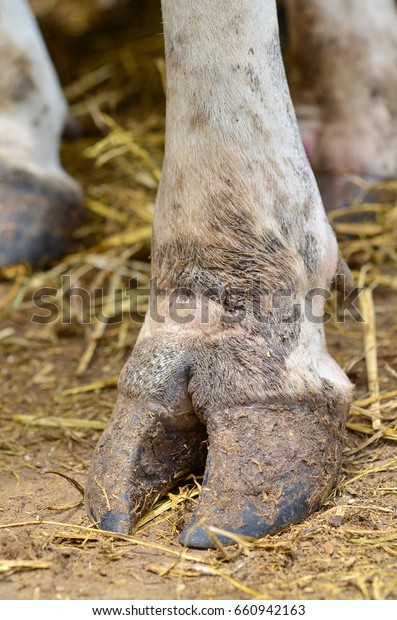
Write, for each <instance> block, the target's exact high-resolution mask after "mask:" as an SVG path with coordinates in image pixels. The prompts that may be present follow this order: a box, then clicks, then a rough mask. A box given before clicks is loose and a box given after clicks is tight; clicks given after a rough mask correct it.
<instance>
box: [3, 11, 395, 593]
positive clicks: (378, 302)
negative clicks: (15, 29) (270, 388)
mask: <svg viewBox="0 0 397 620" xmlns="http://www.w3.org/2000/svg"><path fill="white" fill-rule="evenodd" d="M34 4H35V6H36V9H37V11H38V14H39V15H40V17H41V19H42V25H43V28H44V31H45V33H46V37H47V39H48V42H49V45H50V48H52V47H54V41H56V40H57V39H58V40H59V37H61V36H62V37H64V39H65V41H66V42H68V45H67V46H66V47H65V48H64V49H65V50H66V49H67V50H68V51H67V52H66V51H65V53H64V55H63V56H62V57H60V56H61V55H60V53H59V50H58V52H57V53H56V52H54V57H57V58H58V59H59V60H58V66H59V67H60V71H61V77H62V81H63V83H64V84H65V86H66V92H67V94H68V97H69V100H70V103H71V113H72V115H73V116H74V118H75V119H77V120H78V121H79V123H81V126H82V127H83V128H84V132H83V135H80V136H79V137H78V139H77V140H75V141H73V142H70V143H65V144H64V146H63V159H64V162H65V166H66V168H67V169H68V171H69V172H70V173H72V174H73V175H74V176H76V177H77V178H78V179H79V180H80V181H81V182H82V184H83V185H84V187H85V192H86V215H85V220H84V222H83V224H82V226H81V228H80V229H79V231H78V233H77V235H76V248H75V252H74V253H72V254H71V255H70V256H68V257H67V258H66V259H64V260H63V261H59V262H58V263H57V264H54V265H51V266H50V267H49V268H48V269H46V270H39V269H36V270H33V271H32V270H29V269H28V268H26V267H24V266H18V267H16V268H12V269H8V270H5V271H4V272H3V273H2V279H1V280H0V376H1V379H0V423H1V429H2V432H1V435H0V480H1V486H0V599H3V600H4V599H97V600H104V599H105V600H109V599H181V600H183V599H254V598H261V599H377V600H380V599H395V598H396V597H397V529H396V522H397V484H396V470H397V449H396V440H397V351H396V347H395V342H396V340H397V321H396V314H395V307H396V304H397V275H396V274H397V271H396V267H397V234H396V232H397V226H396V222H397V217H396V215H397V208H396V207H394V208H393V205H391V206H390V208H389V209H388V210H387V211H385V212H384V211H382V209H381V208H379V209H378V210H377V211H376V209H375V208H374V210H375V211H376V212H377V215H376V222H375V223H374V222H372V223H371V224H368V225H363V226H362V228H361V229H360V234H359V235H358V236H357V237H354V238H352V237H351V236H350V235H349V234H346V230H344V229H343V225H341V226H339V228H338V227H337V229H338V233H339V236H340V239H341V249H342V252H343V254H344V255H345V257H346V258H347V259H348V260H349V263H350V265H351V266H352V267H353V269H354V275H355V277H356V278H357V280H358V281H360V282H365V284H367V285H370V286H369V289H368V293H367V294H364V295H363V296H361V297H360V300H361V301H360V302H358V303H357V304H356V305H357V307H359V309H360V311H361V313H362V314H363V315H364V318H365V323H358V322H356V321H355V320H354V319H353V318H352V317H347V319H346V321H345V322H344V323H343V322H341V316H342V311H341V309H339V311H338V313H337V315H336V316H337V318H338V320H335V317H334V319H333V320H331V321H330V323H329V324H328V325H327V336H328V342H329V346H330V351H331V353H332V354H333V355H334V357H335V358H336V359H337V361H338V362H339V363H340V364H341V365H342V366H343V367H344V368H345V369H346V371H347V372H348V374H349V377H350V379H351V380H352V382H353V383H355V385H356V392H355V403H354V406H353V407H352V410H351V413H350V416H349V421H348V431H347V437H346V447H345V456H344V464H343V475H342V478H341V481H340V484H339V486H338V488H337V489H336V490H335V492H334V493H333V495H332V496H331V497H330V498H329V500H328V501H327V502H326V504H325V505H324V506H323V508H322V509H321V510H320V511H319V512H318V513H317V514H314V515H312V516H311V517H310V518H309V519H308V520H307V521H305V522H304V523H302V524H300V525H296V526H293V527H291V528H289V529H288V530H287V531H285V532H283V533H280V534H278V535H276V536H273V537H266V538H264V539H262V540H260V541H257V542H255V543H245V542H241V543H239V544H237V545H235V546H234V547H231V548H229V549H227V550H219V551H193V550H192V551H190V550H184V549H183V548H182V547H181V546H180V545H179V543H178V533H179V532H180V531H181V529H182V528H183V526H184V523H185V522H186V520H187V519H188V517H189V514H190V512H191V510H192V507H193V506H194V502H195V501H196V498H197V495H198V491H199V485H200V478H194V477H191V478H190V479H187V480H186V481H185V482H184V483H183V485H181V486H180V487H179V488H177V489H175V490H174V491H173V493H171V494H170V495H169V496H168V497H167V498H165V499H164V498H163V499H162V500H159V502H157V504H156V505H155V506H154V508H153V509H152V510H151V512H150V513H149V515H148V517H147V519H146V520H144V521H143V522H141V524H140V526H139V528H138V531H137V532H136V533H135V535H134V536H121V535H120V536H117V535H110V534H108V533H105V532H99V531H97V530H95V529H93V527H92V525H91V523H90V521H89V519H88V517H87V516H86V514H85V511H84V507H83V503H82V491H83V488H84V484H85V479H86V474H87V469H88V466H89V463H90V459H91V456H92V452H93V449H94V446H95V444H96V442H97V440H98V437H99V434H100V431H101V429H102V428H103V427H104V425H105V423H106V420H107V419H108V417H109V415H110V413H111V410H112V407H113V405H114V403H115V400H116V397H117V389H116V381H117V376H118V374H119V371H120V369H121V367H122V365H123V363H124V362H125V360H126V359H127V357H128V352H129V351H130V349H131V346H132V344H133V342H134V340H135V338H136V335H137V333H138V330H139V321H140V320H141V319H140V318H139V316H138V315H139V314H140V315H142V313H143V312H144V310H145V304H146V301H145V299H143V298H138V296H137V289H136V288H134V287H133V288H132V292H133V297H134V295H135V297H134V299H135V300H138V301H137V304H136V306H135V307H134V309H133V312H132V316H131V317H130V316H128V313H126V310H129V309H130V306H129V305H128V304H129V303H130V301H131V299H129V300H127V301H128V304H127V302H126V300H125V298H124V297H123V296H122V295H120V293H119V292H118V289H120V288H123V287H124V288H125V287H127V283H128V282H129V281H130V280H131V279H134V278H135V281H137V282H138V284H139V286H141V287H145V285H146V284H147V281H148V277H149V272H150V268H149V262H148V260H149V253H150V224H151V221H152V216H153V202H154V198H155V192H156V187H157V183H158V178H159V171H160V169H161V158H162V148H163V143H164V112H163V109H164V100H163V96H162V94H161V88H162V86H161V84H162V79H163V75H164V73H163V69H164V64H163V60H162V52H161V37H160V36H159V35H155V36H153V35H152V34H151V31H150V28H148V32H146V31H145V32H140V33H138V34H136V33H135V34H134V35H132V34H131V33H130V31H129V30H128V29H127V30H125V29H124V24H120V20H119V21H117V20H116V21H115V22H111V20H110V18H109V17H106V16H105V19H104V20H102V22H101V21H100V19H99V18H98V20H97V21H95V20H93V21H94V25H92V24H91V22H90V21H89V19H88V16H91V15H92V12H90V11H91V9H90V7H91V5H92V3H90V2H89V1H88V0H87V1H86V2H83V1H82V2H80V3H78V5H79V10H78V11H77V9H75V10H72V9H70V10H69V8H68V7H71V6H72V4H71V3H70V2H66V1H65V0H64V1H63V2H57V1H56V0H55V1H52V2H46V1H44V0H36V2H35V3H34ZM85 7H88V8H87V11H86V12H84V10H83V9H84V8H85ZM89 9H90V10H89ZM68 11H69V12H68ZM79 11H80V12H79ZM101 19H102V18H101ZM153 19H157V17H156V18H153ZM103 21H104V22H105V24H106V27H105V26H104V25H103ZM122 21H125V20H122ZM109 23H111V27H112V29H111V30H110V29H109V28H110V26H109ZM98 24H99V25H98ZM101 24H102V25H101ZM156 28H157V26H155V28H154V30H155V31H156ZM158 28H159V30H158V32H160V26H158ZM152 30H153V26H152ZM148 33H149V34H148ZM77 35H79V36H80V38H77ZM55 47H56V46H55ZM77 57H78V58H79V62H76V61H75V59H76V58H77ZM80 59H81V60H80ZM130 84H132V86H131V87H130V86H129V85H130ZM159 93H160V94H159ZM127 110H128V113H127ZM347 232H349V231H347ZM62 278H63V279H62ZM43 287H47V288H48V289H51V290H48V291H47V293H48V294H49V295H54V294H56V297H53V298H52V302H53V303H54V304H55V303H56V306H51V307H49V306H47V307H46V308H37V304H36V305H35V304H34V300H33V299H32V296H33V294H34V292H35V291H37V290H39V289H42V288H43ZM71 287H74V292H75V293H76V292H77V291H76V288H77V287H80V288H84V289H86V290H87V291H89V292H90V294H91V298H92V299H96V300H98V299H99V297H98V289H102V290H103V291H104V292H105V293H104V295H105V296H104V298H103V299H102V300H100V301H98V302H95V304H92V305H91V306H90V307H87V306H86V305H85V306H84V305H83V304H81V303H80V302H79V300H78V299H77V297H76V295H75V296H74V297H71V296H70V293H71V291H70V288H71ZM372 290H373V294H372ZM95 291H96V292H95ZM42 292H43V291H42ZM72 292H73V291H72ZM36 301H37V297H36ZM100 303H101V304H102V305H104V308H105V314H107V316H108V318H107V319H106V320H100V318H98V313H97V310H98V308H99V306H100ZM332 303H335V300H334V301H333V302H332ZM373 303H374V309H375V321H374V320H373V313H372V310H373ZM55 307H56V308H57V312H56V313H55V314H53V316H52V319H53V320H51V321H49V320H48V317H47V319H46V320H44V321H43V320H41V321H40V319H39V320H38V319H37V317H38V316H40V317H43V316H44V317H45V315H46V314H48V309H49V308H52V310H54V309H55ZM123 313H124V316H122V315H123ZM33 317H35V318H33ZM356 318H357V316H356Z"/></svg>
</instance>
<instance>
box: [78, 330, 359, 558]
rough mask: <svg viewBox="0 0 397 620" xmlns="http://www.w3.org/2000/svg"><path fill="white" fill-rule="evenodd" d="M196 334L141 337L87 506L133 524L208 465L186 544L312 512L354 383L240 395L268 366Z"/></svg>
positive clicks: (270, 529)
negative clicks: (302, 394)
mask: <svg viewBox="0 0 397 620" xmlns="http://www.w3.org/2000/svg"><path fill="white" fill-rule="evenodd" d="M189 340H190V339H189ZM190 342H191V341H190ZM190 342H188V341H186V343H184V342H175V343H174V344H173V345H172V346H171V345H169V344H166V341H165V340H164V339H163V338H161V339H157V338H153V340H152V339H151V338H149V339H147V340H145V339H144V340H143V341H142V342H141V343H139V344H138V345H137V346H136V348H135V350H134V352H133V354H132V356H131V358H130V360H129V361H128V362H127V364H126V366H125V368H124V370H123V373H122V376H121V379H120V390H121V394H120V396H119V400H118V402H117V405H116V408H115V411H114V413H113V415H112V417H111V420H110V422H109V424H108V426H107V428H106V429H105V431H104V433H103V435H102V438H101V439H100V441H99V443H98V445H97V448H96V450H95V454H94V458H93V461H92V465H91V469H90V471H89V474H88V479H87V484H86V489H85V504H86V509H87V512H88V514H89V515H90V517H91V518H92V519H93V520H94V521H95V523H96V524H97V525H98V526H99V527H100V528H102V529H106V530H110V531H114V532H119V533H124V534H128V533H130V532H131V531H132V530H133V528H134V527H135V526H136V524H137V522H138V521H139V519H140V517H141V516H142V515H143V514H144V512H145V511H147V510H148V509H149V508H150V507H151V506H152V505H153V503H154V502H155V501H156V499H158V498H159V497H160V496H161V495H163V494H165V493H166V492H167V491H168V490H170V489H171V488H172V486H173V485H174V484H175V483H176V482H177V481H178V480H180V478H181V476H182V475H183V474H186V473H187V472H192V471H194V472H199V471H202V470H203V469H204V467H205V473H204V482H203V488H202V492H201V495H200V499H199V501H198V504H197V506H196V508H195V511H194V513H193V517H192V521H191V522H190V523H189V524H188V526H187V527H186V528H185V530H184V531H183V533H182V535H181V538H180V540H181V542H182V544H184V545H187V546H189V547H198V548H208V547H215V546H217V545H218V544H219V542H220V543H221V544H229V543H232V542H233V535H234V534H238V535H242V536H249V537H251V538H258V537H261V536H263V535H265V534H273V533H275V532H278V531H279V530H281V529H283V528H285V527H287V526H288V525H290V524H292V523H297V522H299V521H301V520H302V519H304V518H306V517H307V516H308V515H309V514H310V513H312V512H313V511H314V510H316V509H317V508H318V507H319V506H320V504H321V503H322V502H323V500H324V499H325V498H326V497H327V495H328V494H329V492H330V490H331V489H332V487H333V485H334V484H335V482H336V481H337V478H338V475H339V471H340V464H341V455H342V442H343V435H344V432H343V431H344V424H345V419H346V414H347V409H348V404H349V400H350V391H349V387H346V388H345V387H340V386H339V387H338V385H337V384H335V385H333V384H332V385H331V384H330V383H329V382H328V381H326V380H324V379H323V380H322V383H321V384H320V386H321V387H320V390H319V392H321V394H320V393H319V392H314V393H313V394H311V393H310V394H307V396H306V398H305V399H304V400H303V399H300V398H296V397H293V396H291V399H290V400H289V399H287V397H286V396H285V397H284V399H280V397H278V398H265V399H264V400H263V401H262V402H259V403H257V404H249V405H245V404H240V405H233V404H232V403H233V401H234V402H239V401H240V403H241V402H243V401H247V400H248V401H249V398H247V397H245V396H243V392H244V390H248V391H250V388H251V387H252V388H254V387H255V386H257V387H258V385H257V381H259V388H260V383H261V376H262V375H261V373H262V372H263V368H261V367H260V364H258V370H257V371H256V370H255V365H256V364H257V361H255V359H254V358H253V359H252V360H251V366H250V369H249V372H248V371H247V375H246V377H245V379H244V378H243V379H242V376H243V377H244V376H245V375H244V373H243V369H242V367H241V366H239V365H238V362H237V363H236V359H235V354H233V355H232V356H231V357H230V359H229V358H228V355H230V350H229V347H228V346H227V347H226V348H225V349H223V353H222V354H221V353H219V352H218V353H219V355H220V357H219V356H217V355H216V354H215V353H214V351H213V349H212V348H211V346H208V354H209V355H210V357H211V362H209V359H208V358H207V357H206V354H205V352H204V353H203V345H202V343H198V344H194V343H193V344H190ZM227 344H228V343H227ZM239 346H240V343H239V342H237V343H236V348H238V347H239ZM204 348H205V347H204ZM220 348H222V347H220ZM228 351H229V353H228ZM211 352H212V353H211ZM259 354H260V355H261V353H260V351H259ZM267 359H268V358H267V357H265V360H263V358H262V359H260V363H261V364H262V366H263V364H264V363H265V364H266V363H267V361H266V360H267ZM208 363H210V364H211V366H210V367H208ZM218 363H220V364H221V365H222V368H223V369H224V374H223V378H222V380H221V381H220V382H219V381H218V380H217V377H218V374H219V372H220V370H219V368H217V364H218ZM270 363H271V360H270V362H269V364H270ZM225 365H226V366H228V372H226V371H225V368H226V366H225ZM270 368H271V366H270V365H269V367H268V373H269V376H270V375H271V372H270V370H269V369H270ZM251 380H252V384H251V383H250V381H251ZM239 381H240V382H241V384H239ZM229 382H230V385H229ZM346 385H348V384H346ZM259 388H258V389H259ZM284 391H285V390H284ZM228 399H230V400H228ZM242 399H243V400H242ZM217 401H218V403H220V402H222V403H223V404H222V405H220V406H218V405H217V404H216V403H217ZM207 446H208V448H207ZM214 528H217V530H222V531H221V532H219V531H217V530H215V529H214ZM228 532H229V533H231V536H230V537H229V536H228V535H227V534H228ZM215 538H218V541H219V542H217V541H216V540H215Z"/></svg>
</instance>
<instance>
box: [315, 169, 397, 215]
mask: <svg viewBox="0 0 397 620" xmlns="http://www.w3.org/2000/svg"><path fill="white" fill-rule="evenodd" d="M316 179H317V184H318V187H319V190H320V194H321V198H322V200H323V204H324V207H325V210H326V212H327V213H329V212H331V211H335V210H336V209H338V210H340V214H338V216H337V219H336V220H335V221H338V222H362V221H365V220H371V219H372V220H373V217H374V212H373V211H372V212H368V213H364V212H359V213H357V212H356V213H354V212H353V213H352V212H351V206H352V205H353V204H355V203H358V204H359V205H361V204H366V205H375V204H376V205H390V204H394V203H395V202H396V200H397V184H396V183H395V182H394V185H393V186H392V185H391V184H389V183H388V180H387V179H381V178H378V177H374V176H369V175H364V176H348V175H342V174H333V173H328V174H327V173H323V174H317V175H316Z"/></svg>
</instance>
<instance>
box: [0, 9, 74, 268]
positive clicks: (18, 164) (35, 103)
mask: <svg viewBox="0 0 397 620" xmlns="http://www.w3.org/2000/svg"><path fill="white" fill-rule="evenodd" d="M66 114H67V104H66V101H65V99H64V96H63V94H62V91H61V88H60V85H59V82H58V78H57V76H56V74H55V70H54V68H53V66H52V64H51V61H50V58H49V56H48V53H47V51H46V48H45V45H44V42H43V40H42V38H41V35H40V32H39V30H38V27H37V24H36V22H35V20H34V17H33V15H32V13H31V10H30V8H29V5H28V3H27V1H26V0H2V2H1V6H0V266H4V265H9V264H12V263H18V262H25V261H26V262H29V263H38V262H43V261H45V260H51V259H53V258H57V257H59V256H61V255H62V254H64V253H65V252H66V250H67V247H68V243H69V241H70V237H71V234H72V231H73V230H74V228H75V227H76V225H77V223H78V220H79V214H80V210H81V202H82V197H81V192H80V188H79V186H78V185H77V183H75V181H73V179H71V178H70V177H69V176H68V175H67V174H66V173H65V171H64V170H63V169H62V166H61V164H60V162H59V142H60V136H61V133H62V129H63V126H64V124H65V120H66Z"/></svg>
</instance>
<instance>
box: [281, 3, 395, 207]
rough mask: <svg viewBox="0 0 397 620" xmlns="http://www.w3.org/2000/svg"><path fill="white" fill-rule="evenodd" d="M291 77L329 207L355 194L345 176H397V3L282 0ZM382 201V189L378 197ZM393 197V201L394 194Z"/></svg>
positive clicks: (305, 138) (305, 139)
mask: <svg viewBox="0 0 397 620" xmlns="http://www.w3.org/2000/svg"><path fill="white" fill-rule="evenodd" d="M282 4H283V6H284V8H285V9H286V16H287V24H288V56H287V58H288V60H289V62H288V78H289V83H290V88H291V94H292V99H293V101H294V104H295V111H296V114H297V117H298V122H299V127H300V130H301V135H302V139H303V142H304V144H305V147H306V151H307V154H308V156H309V159H310V162H311V164H312V167H313V169H314V171H315V173H316V177H317V180H318V183H319V187H320V192H321V194H322V198H323V201H324V203H325V206H326V208H327V209H332V208H335V207H339V206H343V205H348V204H350V203H351V201H352V199H353V197H354V194H353V187H352V185H351V184H350V182H349V180H348V178H347V177H346V176H344V175H351V174H356V175H360V176H364V177H367V178H368V180H370V181H373V182H376V181H377V180H379V179H387V178H396V177H397V4H396V2H395V0H376V2H374V1H373V0H350V1H349V2H346V0H332V2H330V1H329V0H282ZM373 200H374V201H375V202H378V201H379V202H381V201H382V194H380V193H379V194H378V195H377V197H374V198H373ZM385 200H386V201H388V202H392V198H391V197H390V193H386V194H385Z"/></svg>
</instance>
